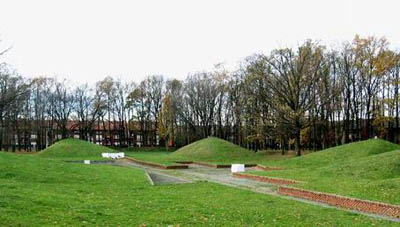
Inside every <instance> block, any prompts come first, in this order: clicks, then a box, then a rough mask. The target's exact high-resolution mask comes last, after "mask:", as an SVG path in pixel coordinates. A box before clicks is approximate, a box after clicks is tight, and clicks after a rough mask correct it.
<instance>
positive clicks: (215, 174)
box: [114, 159, 400, 222]
mask: <svg viewBox="0 0 400 227" xmlns="http://www.w3.org/2000/svg"><path fill="white" fill-rule="evenodd" d="M114 165H118V166H125V167H133V168H138V169H142V170H144V171H146V172H147V173H148V174H149V176H150V177H151V176H152V175H153V176H155V179H156V178H159V180H160V182H159V183H158V184H170V183H171V184H173V183H192V182H196V181H209V182H214V183H217V184H222V185H226V186H230V187H236V188H241V189H246V190H251V191H254V192H258V193H263V194H269V195H273V196H279V197H281V198H285V199H289V200H295V201H300V202H304V203H308V204H314V205H318V206H323V207H328V208H333V209H338V210H343V209H341V208H338V207H335V206H330V205H327V204H324V203H319V202H313V201H309V200H305V199H299V198H294V197H289V196H283V195H279V194H277V192H276V191H277V186H276V185H273V184H270V183H266V182H258V181H253V180H249V179H242V178H235V177H233V176H232V174H231V171H230V168H221V169H215V168H210V167H204V166H200V165H196V164H190V165H189V168H188V169H179V170H162V169H156V168H152V167H148V166H144V165H140V164H137V163H134V162H131V161H129V160H124V159H120V160H117V161H116V162H115V163H114ZM246 169H248V168H246ZM174 179H175V180H174ZM156 181H157V179H156ZM155 185H157V183H156V182H155ZM346 211H348V212H352V213H357V214H363V215H367V216H371V217H375V218H381V219H385V220H390V221H395V222H400V219H398V218H391V217H386V216H381V215H376V214H370V213H364V212H359V211H355V210H346Z"/></svg>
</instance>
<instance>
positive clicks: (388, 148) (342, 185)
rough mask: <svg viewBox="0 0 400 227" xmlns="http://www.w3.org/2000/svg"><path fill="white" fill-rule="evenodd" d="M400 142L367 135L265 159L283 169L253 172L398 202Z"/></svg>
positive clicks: (310, 185) (320, 188) (350, 193)
mask: <svg viewBox="0 0 400 227" xmlns="http://www.w3.org/2000/svg"><path fill="white" fill-rule="evenodd" d="M399 150H400V146H399V145H397V144H393V143H390V142H387V141H384V140H379V139H370V140H366V141H361V142H356V143H350V144H347V145H343V146H338V147H334V148H330V149H327V150H324V151H320V152H316V153H312V154H309V155H306V156H303V157H299V158H292V159H288V160H284V161H277V162H269V163H268V164H270V165H275V166H282V167H284V168H285V170H283V171H271V172H253V174H256V175H268V176H275V177H283V178H290V179H296V180H301V181H305V182H306V183H304V184H300V185H296V186H297V187H302V188H306V189H311V190H317V191H323V192H329V193H336V194H340V195H346V196H352V197H357V198H361V199H368V200H377V201H383V202H389V203H394V204H400V190H398V188H399V187H400V151H399Z"/></svg>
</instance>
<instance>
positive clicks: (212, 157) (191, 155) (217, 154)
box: [170, 137, 259, 164]
mask: <svg viewBox="0 0 400 227" xmlns="http://www.w3.org/2000/svg"><path fill="white" fill-rule="evenodd" d="M170 158H171V159H175V160H188V161H205V162H213V163H220V164H231V163H232V162H246V163H249V162H254V161H255V160H257V159H258V158H259V156H258V155H256V154H255V153H254V152H253V151H250V150H247V149H245V148H242V147H240V146H238V145H235V144H233V143H230V142H228V141H226V140H222V139H219V138H216V137H209V138H206V139H202V140H199V141H196V142H194V143H191V144H189V145H187V146H185V147H182V148H180V149H179V150H177V151H175V152H174V153H172V154H171V155H170Z"/></svg>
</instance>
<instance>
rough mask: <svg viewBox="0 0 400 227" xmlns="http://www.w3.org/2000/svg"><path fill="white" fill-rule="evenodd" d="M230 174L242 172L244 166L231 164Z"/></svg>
mask: <svg viewBox="0 0 400 227" xmlns="http://www.w3.org/2000/svg"><path fill="white" fill-rule="evenodd" d="M231 172H232V173H238V172H244V164H232V166H231Z"/></svg>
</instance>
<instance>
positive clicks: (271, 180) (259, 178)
mask: <svg viewBox="0 0 400 227" xmlns="http://www.w3.org/2000/svg"><path fill="white" fill-rule="evenodd" d="M233 176H234V177H237V178H243V179H249V180H255V181H260V182H268V183H271V184H285V185H287V184H297V183H302V182H301V181H296V180H291V179H283V178H276V177H267V176H257V175H253V174H245V173H233Z"/></svg>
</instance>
